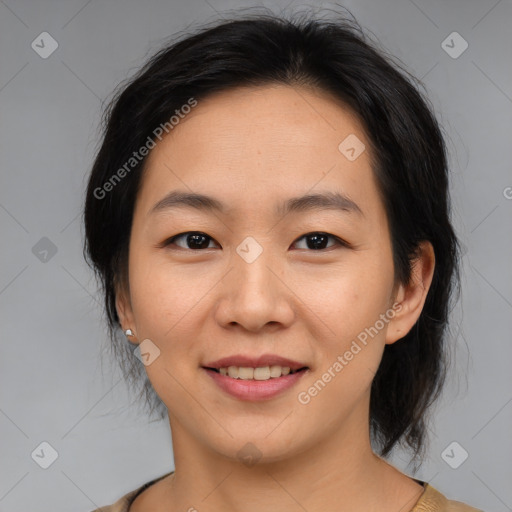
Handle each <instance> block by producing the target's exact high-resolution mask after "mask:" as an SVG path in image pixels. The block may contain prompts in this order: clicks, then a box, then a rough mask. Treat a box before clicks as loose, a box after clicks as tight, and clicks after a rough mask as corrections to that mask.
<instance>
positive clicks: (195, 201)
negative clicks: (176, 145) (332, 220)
mask: <svg viewBox="0 0 512 512" xmlns="http://www.w3.org/2000/svg"><path fill="white" fill-rule="evenodd" d="M173 208H192V209H195V210H199V211H211V212H213V211H217V212H220V213H225V211H226V208H225V205H224V204H223V203H222V202H221V201H219V200H218V199H215V198H214V197H211V196H207V195H204V194H197V193H194V192H181V191H177V190H173V191H171V192H169V193H168V194H167V195H166V196H164V197H163V198H162V199H160V200H159V201H158V202H157V203H156V204H155V205H153V207H152V208H151V209H150V210H149V212H148V215H153V214H156V213H159V212H163V211H166V210H170V209H173ZM321 210H338V211H343V212H347V213H355V214H357V215H359V216H362V217H364V213H363V211H362V210H361V208H359V206H358V205H357V203H355V202H354V201H352V199H350V198H349V197H347V196H346V195H345V194H342V193H341V192H322V193H316V194H306V195H303V196H299V197H292V198H290V199H287V200H286V201H284V202H283V203H281V204H279V205H277V207H276V209H275V214H276V215H278V216H285V215H287V214H288V213H300V212H311V211H321Z"/></svg>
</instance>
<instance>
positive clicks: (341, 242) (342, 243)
mask: <svg viewBox="0 0 512 512" xmlns="http://www.w3.org/2000/svg"><path fill="white" fill-rule="evenodd" d="M187 235H202V236H204V237H206V238H208V239H210V240H213V238H212V237H210V236H209V235H207V234H206V233H203V232H202V231H185V232H184V233H179V234H178V235H174V236H173V237H171V238H168V239H167V240H166V241H164V242H163V244H161V246H162V247H168V246H170V245H175V244H174V242H175V241H176V240H177V239H179V238H182V237H185V236H187ZM313 235H322V236H327V237H328V238H331V239H333V240H334V241H335V242H336V244H337V245H338V246H340V247H350V244H348V243H347V242H345V241H344V240H342V239H341V238H339V237H337V236H335V235H331V234H330V233H325V232H324V231H311V232H310V233H306V234H305V235H302V236H301V237H299V238H297V239H296V240H295V242H293V243H294V244H295V243H297V242H298V241H299V240H302V239H303V238H307V237H310V236H313ZM178 247H179V246H178ZM333 247H335V245H331V246H330V247H325V248H323V249H306V250H308V251H311V252H322V251H327V250H329V249H332V248H333ZM179 248H180V249H183V250H186V251H187V250H188V251H194V252H200V251H202V250H205V249H190V248H188V247H187V248H184V247H179ZM206 249H211V247H206Z"/></svg>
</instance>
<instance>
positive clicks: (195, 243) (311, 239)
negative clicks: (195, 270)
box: [164, 231, 347, 251]
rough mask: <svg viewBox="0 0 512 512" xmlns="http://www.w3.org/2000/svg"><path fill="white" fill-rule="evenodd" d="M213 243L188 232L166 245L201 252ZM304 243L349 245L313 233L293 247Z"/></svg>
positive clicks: (316, 247) (316, 248) (313, 247)
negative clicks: (331, 241) (330, 241)
mask: <svg viewBox="0 0 512 512" xmlns="http://www.w3.org/2000/svg"><path fill="white" fill-rule="evenodd" d="M329 239H331V240H333V241H334V243H333V244H331V245H328V240H329ZM180 241H181V242H180ZM211 242H213V243H216V242H214V240H213V238H211V237H210V236H208V235H207V234H206V233H201V232H200V231H187V232H186V233H181V234H179V235H175V236H173V237H172V238H169V239H168V240H167V241H166V242H165V243H164V245H165V246H168V245H176V246H178V247H181V248H182V249H192V250H201V249H211V248H214V246H212V245H210V243H211ZM304 242H305V246H303V247H298V249H310V250H314V251H321V250H323V249H328V248H330V247H333V246H334V245H339V246H343V247H346V246H347V244H346V243H345V242H344V241H343V240H341V239H340V238H338V237H336V236H334V235H330V234H329V233H323V232H313V233H307V234H306V235H302V236H301V237H300V238H298V239H297V240H296V241H295V242H294V244H293V245H296V246H297V245H299V244H300V243H302V244H304Z"/></svg>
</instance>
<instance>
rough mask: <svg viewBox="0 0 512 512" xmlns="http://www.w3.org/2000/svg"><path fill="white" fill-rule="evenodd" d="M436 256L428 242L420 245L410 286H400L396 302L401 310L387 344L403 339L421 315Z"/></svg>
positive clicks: (395, 319) (389, 332)
mask: <svg viewBox="0 0 512 512" xmlns="http://www.w3.org/2000/svg"><path fill="white" fill-rule="evenodd" d="M434 268H435V254H434V249H433V247H432V244H431V243H430V242H428V241H423V242H421V243H420V246H419V249H418V256H417V257H416V259H414V260H413V261H412V263H411V278H410V280H409V283H408V284H400V286H399V288H398V291H397V295H396V298H395V302H396V303H398V304H400V309H399V311H398V308H397V312H396V314H395V316H394V318H393V319H392V320H391V321H390V323H389V325H388V329H387V332H386V344H388V345H389V344H391V343H394V342H395V341H398V340H399V339H401V338H403V337H404V336H405V335H406V334H407V333H408V332H409V331H410V330H411V329H412V327H413V326H414V324H415V323H416V321H417V320H418V318H419V317H420V315H421V311H422V310H423V306H424V304H425V300H426V298H427V294H428V291H429V289H430V285H431V284H432V278H433V276H434Z"/></svg>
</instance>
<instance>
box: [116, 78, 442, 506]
mask: <svg viewBox="0 0 512 512" xmlns="http://www.w3.org/2000/svg"><path fill="white" fill-rule="evenodd" d="M349 134H355V135H356V136H357V138H358V139H359V140H360V141H362V142H363V143H364V144H365V146H366V148H367V149H366V150H365V151H363V153H362V154H361V155H360V156H359V157H358V158H357V159H356V160H354V161H349V160H348V159H347V158H346V157H345V156H344V155H343V154H342V153H341V152H340V151H339V150H338V145H339V144H340V142H341V141H342V140H344V139H345V138H346V137H347V136H348V135H349ZM369 148H370V143H369V141H368V139H367V137H366V135H365V133H364V130H363V128H362V126H361V124H360V122H359V120H358V118H357V117H356V116H355V115H354V114H352V113H351V112H350V110H348V109H347V108H346V107H344V106H343V105H342V104H340V103H339V102H338V101H336V100H335V99H334V98H333V97H331V96H329V95H327V94H326V93H324V92H320V91H314V90H311V89H306V88H304V87H300V88H298V87H293V88H292V87H290V86H284V85H273V86H262V87H257V88H239V89H236V90H232V91H225V92H221V93H217V94H216V95H214V96H210V97H208V98H207V99H205V100H201V101H200V102H199V103H198V105H197V107H195V109H193V110H192V112H191V113H190V114H188V115H187V116H186V117H185V118H184V119H183V120H181V121H180V123H179V125H178V126H176V127H175V128H174V130H173V131H172V132H170V133H169V135H167V136H166V137H165V138H164V139H163V140H162V141H161V142H159V143H158V144H157V146H156V147H155V148H154V149H153V150H152V151H151V153H150V155H149V157H148V160H147V166H146V170H145V174H144V176H143V182H142V188H141V189H140V191H139V195H138V197H137V201H136V205H135V212H134V220H133V225H132V232H131V239H130V251H129V276H128V278H129V292H128V287H126V286H125V287H123V288H122V289H119V290H118V293H117V310H118V313H119V317H120V321H121V325H122V327H123V329H127V328H131V329H132V331H133V332H134V337H132V338H131V341H132V342H133V343H140V342H141V341H142V340H145V339H150V340H151V341H152V342H153V343H154V344H155V345H156V346H157V347H158V348H159V350H160V356H159V357H157V358H156V359H155V360H154V362H152V363H151V364H150V365H148V366H146V371H147V374H148V377H149V379H150V381H151V383H152V385H153V387H154V389H155V390H156V392H157V393H158V395H159V396H160V398H161V399H162V401H163V402H164V403H165V405H166V406H167V408H168V411H169V422H170V427H171V430H172V441H173V449H174V464H175V468H176V469H175V474H174V475H171V476H169V477H166V478H164V479H163V480H162V481H160V482H158V483H157V484H155V485H153V486H151V487H149V488H148V489H147V490H146V491H145V492H143V493H142V494H141V495H140V496H139V497H138V498H137V499H136V500H135V502H134V504H133V505H132V507H131V510H132V511H135V512H138V511H143V510H152V511H160V510H162V511H163V510H166V511H174V510H181V511H184V510H189V509H191V507H194V508H195V509H197V510H200V511H219V510H223V511H235V510H237V511H239V510H244V512H253V511H254V512H256V511H258V512H259V511H261V510H267V511H276V512H277V511H282V510H297V511H299V510H300V511H303V510H307V511H308V512H313V511H319V510H337V509H339V507H340V504H343V509H344V510H352V511H359V510H360V511H363V510H364V511H365V512H367V511H368V510H379V511H381V512H383V511H384V512H385V511H393V512H396V511H397V510H402V511H406V510H410V509H411V508H412V507H413V505H414V503H416V501H417V500H418V498H419V496H420V495H421V493H422V492H423V487H422V486H420V485H419V484H418V483H417V482H416V481H414V480H413V479H412V478H410V477H408V476H406V475H404V474H402V473H401V472H399V471H398V470H397V469H396V468H394V467H392V466H391V465H389V464H388V463H386V462H385V461H384V460H382V459H381V458H379V457H378V456H376V455H375V454H374V453H373V452H372V449H371V446H370V434H369V427H368V418H369V399H370V386H371V382H372V378H373V375H374V374H375V371H376V370H377V368H378V366H379V363H380V360H381V357H382V352H383V350H384V348H385V345H386V344H390V343H394V342H395V341H397V340H398V339H400V338H402V337H403V336H404V335H405V334H406V333H407V332H408V331H409V330H410V329H411V328H412V326H413V325H414V323H415V322H416V320H417V319H418V317H419V315H420V313H421V310H422V308H423V305H424V302H425V298H426V295H427V292H428V288H429V286H430V284H431V280H432V275H433V270H434V253H433V250H432V246H431V245H430V243H428V242H424V243H423V244H422V246H421V248H422V252H421V255H420V257H419V258H418V259H417V260H416V261H415V262H414V264H413V273H412V279H411V282H410V283H409V284H408V285H403V284H399V283H395V282H394V270H393V260H392V251H391V241H390V234H389V226H388V223H387V220H386V214H385V210H384V206H383V204H382V201H381V199H380V197H379V194H378V189H377V185H376V182H375V180H374V176H373V172H372V169H371V166H370V152H369ZM172 190H180V191H185V192H196V193H202V194H206V195H210V196H213V197H215V198H216V199H218V200H220V201H222V202H223V203H224V204H225V205H226V211H225V212H224V213H220V212H208V211H203V212H201V211H198V210H194V209H191V208H183V207H181V208H174V209H172V210H168V211H165V212H161V213H159V214H158V215H150V214H149V213H148V212H149V211H150V210H151V208H152V206H153V205H154V204H155V203H156V202H158V201H159V200H160V199H161V198H162V197H164V196H165V195H166V194H167V193H168V192H169V191H172ZM333 190H335V191H339V192H342V193H344V194H346V195H347V196H348V197H350V198H351V199H352V200H353V201H354V202H355V203H357V205H358V206H359V207H360V209H361V210H362V212H363V215H357V214H354V213H348V212H342V211H336V210H323V211H322V210H319V211H310V212H301V213H289V214H288V215H285V216H284V217H283V216H282V215H276V214H275V213H274V208H275V206H276V205H277V204H279V203H281V202H282V201H284V200H286V199H288V198H290V197H294V196H300V195H303V194H306V193H313V192H325V191H333ZM187 231H201V232H203V233H206V234H207V235H208V236H209V237H211V238H210V239H208V238H207V239H206V243H205V245H207V244H208V241H209V242H210V243H209V244H208V248H206V249H194V248H190V247H191V246H190V245H187V240H186V237H181V238H180V239H179V240H176V241H175V245H170V246H167V247H162V243H163V242H164V241H165V240H167V239H169V238H170V237H172V236H174V235H178V234H181V233H184V232H187ZM311 232H323V233H329V234H332V235H334V236H335V237H339V238H341V239H342V240H345V241H346V242H348V243H349V244H350V246H349V247H344V246H342V245H337V243H336V239H335V238H329V239H328V242H327V245H328V247H327V248H325V249H323V250H314V249H311V248H308V245H307V238H304V235H305V234H308V233H311ZM247 236H251V237H253V238H254V239H256V240H257V242H258V243H259V244H260V246H261V247H262V248H263V252H262V253H261V254H260V256H259V257H258V258H257V259H256V260H255V261H253V262H252V263H248V262H246V261H245V260H244V259H243V258H241V257H240V256H239V255H238V253H237V252H236V248H237V246H238V245H239V244H240V243H241V242H242V241H243V240H244V239H245V238H246V237H247ZM178 244H179V245H178ZM192 247H194V246H192ZM309 247H311V245H310V246H309ZM395 302H396V303H399V304H400V306H399V312H396V313H395V315H394V317H393V318H392V319H391V320H389V321H388V322H387V323H385V327H384V328H383V329H381V330H380V331H379V332H378V334H377V335H376V336H375V337H373V338H371V340H370V341H369V342H368V344H367V345H366V346H365V347H364V348H363V349H362V350H361V351H360V352H359V353H358V354H357V355H356V356H354V358H353V359H352V360H351V361H350V362H349V364H347V365H346V366H345V367H344V368H343V370H342V371H341V372H339V373H337V374H336V377H335V378H333V379H332V380H331V381H330V382H329V383H328V384H327V385H326V386H325V387H324V388H323V389H322V391H321V392H319V393H318V394H317V396H315V397H314V398H312V399H311V401H310V402H309V403H308V404H306V405H304V404H301V403H299V401H298V400H297V394H298V393H299V392H300V391H304V390H307V389H308V388H309V387H310V386H312V385H313V383H315V381H317V380H318V379H320V378H321V376H322V374H323V373H324V372H325V371H327V369H328V368H329V367H332V365H333V363H334V362H335V361H336V358H337V356H338V355H340V354H341V355H342V354H344V353H345V352H346V350H348V349H349V347H350V345H351V343H352V341H353V340H355V339H356V337H357V335H358V334H359V333H361V332H362V331H364V329H365V328H368V327H370V326H373V325H374V324H375V322H376V320H378V319H379V315H381V314H383V313H385V312H386V311H389V309H390V308H391V307H392V305H393V304H394V303H395ZM395 311H396V309H395ZM262 353H275V354H279V355H281V356H284V357H288V358H290V359H294V360H298V361H300V362H302V363H304V365H307V366H309V368H310V370H309V371H308V372H307V374H305V375H303V377H302V379H301V381H300V382H299V383H298V384H297V386H295V387H293V388H291V389H289V390H287V391H285V392H284V393H281V394H280V395H278V396H277V397H275V398H273V399H271V400H267V401H263V402H244V401H240V400H237V399H235V398H233V397H231V396H230V395H227V394H226V393H224V392H223V391H222V390H220V389H219V388H218V387H217V386H216V385H215V384H214V383H213V382H212V379H211V378H210V377H209V375H207V374H206V372H205V371H204V370H202V369H201V365H202V364H204V363H206V362H208V361H213V360H216V359H219V358H221V357H225V356H228V355H234V354H247V355H252V356H253V355H259V354H262ZM248 442H250V443H252V444H254V445H255V446H256V447H257V449H258V450H259V452H261V458H260V459H259V461H258V462H257V463H256V464H255V465H253V466H250V467H248V466H246V465H244V464H243V463H242V462H241V460H240V459H239V457H238V456H237V452H238V451H239V450H240V449H242V448H243V447H244V446H245V445H246V443H248ZM171 469H172V465H170V468H169V471H170V470H171ZM242 490H243V491H242Z"/></svg>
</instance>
